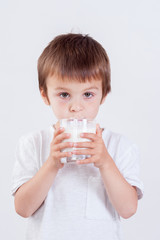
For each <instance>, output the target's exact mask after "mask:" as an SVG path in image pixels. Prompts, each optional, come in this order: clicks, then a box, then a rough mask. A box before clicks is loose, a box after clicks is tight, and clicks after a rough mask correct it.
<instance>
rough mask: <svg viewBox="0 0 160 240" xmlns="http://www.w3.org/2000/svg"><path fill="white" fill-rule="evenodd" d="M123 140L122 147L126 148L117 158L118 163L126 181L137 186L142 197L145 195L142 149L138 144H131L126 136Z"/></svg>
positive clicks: (139, 197)
mask: <svg viewBox="0 0 160 240" xmlns="http://www.w3.org/2000/svg"><path fill="white" fill-rule="evenodd" d="M122 142H123V147H122V148H123V150H124V149H125V151H123V154H121V155H120V156H119V158H118V159H117V165H118V168H119V170H120V172H121V174H122V175H123V177H124V178H125V179H126V181H127V182H128V183H129V184H131V185H132V186H135V187H136V190H137V196H138V199H141V198H142V197H143V192H144V187H143V183H142V181H141V180H140V151H139V148H138V146H137V145H136V144H134V143H132V144H129V142H126V139H125V138H124V139H123V140H122ZM125 145H126V148H125ZM122 148H121V149H122Z"/></svg>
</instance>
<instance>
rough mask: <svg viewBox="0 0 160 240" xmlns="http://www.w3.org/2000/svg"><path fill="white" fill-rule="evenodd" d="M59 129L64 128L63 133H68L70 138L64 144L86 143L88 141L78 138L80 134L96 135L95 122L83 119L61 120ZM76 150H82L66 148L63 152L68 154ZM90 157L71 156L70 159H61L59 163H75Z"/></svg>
mask: <svg viewBox="0 0 160 240" xmlns="http://www.w3.org/2000/svg"><path fill="white" fill-rule="evenodd" d="M60 127H64V129H65V131H64V132H65V133H70V134H71V136H70V138H68V139H65V140H64V142H87V141H90V140H89V139H87V138H82V137H80V134H81V133H84V132H88V133H96V122H95V121H94V120H87V119H85V118H83V119H61V120H60ZM76 149H79V150H80V149H82V148H75V147H73V148H66V149H63V150H62V151H63V152H70V151H73V150H76ZM89 157H90V155H74V154H73V155H72V156H71V157H65V158H61V163H75V161H76V160H84V159H85V158H89Z"/></svg>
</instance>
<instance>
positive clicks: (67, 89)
mask: <svg viewBox="0 0 160 240" xmlns="http://www.w3.org/2000/svg"><path fill="white" fill-rule="evenodd" d="M91 89H96V90H98V89H99V88H98V87H95V86H93V87H90V88H86V89H83V90H82V91H86V90H91ZM55 90H65V91H70V89H69V88H63V87H57V88H55Z"/></svg>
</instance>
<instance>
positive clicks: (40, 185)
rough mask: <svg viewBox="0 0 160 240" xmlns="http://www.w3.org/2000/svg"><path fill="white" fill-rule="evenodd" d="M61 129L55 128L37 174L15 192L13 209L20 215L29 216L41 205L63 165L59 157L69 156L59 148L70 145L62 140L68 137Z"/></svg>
mask: <svg viewBox="0 0 160 240" xmlns="http://www.w3.org/2000/svg"><path fill="white" fill-rule="evenodd" d="M63 131H64V129H56V130H55V133H54V137H53V140H52V142H51V145H50V154H49V157H48V159H47V160H46V162H45V163H44V164H43V166H42V167H41V168H40V170H39V171H38V172H37V174H36V175H35V176H34V177H33V178H31V179H30V180H29V181H28V182H26V183H24V184H23V185H22V186H21V187H20V188H19V189H18V190H17V192H16V194H15V209H16V212H17V213H18V214H19V215H21V216H22V217H29V216H31V215H32V214H33V213H34V212H35V211H36V210H37V209H38V208H39V207H40V206H41V204H42V203H43V201H44V200H45V198H46V196H47V194H48V191H49V189H50V187H51V186H52V184H53V182H54V179H55V177H56V175H57V173H58V171H59V169H60V168H62V167H63V166H64V164H62V163H61V162H60V158H62V157H66V156H70V153H68V152H61V149H63V148H67V147H70V146H71V144H70V143H69V142H62V140H64V139H65V138H69V136H67V135H66V134H65V133H63Z"/></svg>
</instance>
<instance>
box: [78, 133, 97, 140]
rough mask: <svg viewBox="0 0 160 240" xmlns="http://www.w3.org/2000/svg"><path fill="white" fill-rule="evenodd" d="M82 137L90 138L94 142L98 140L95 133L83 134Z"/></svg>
mask: <svg viewBox="0 0 160 240" xmlns="http://www.w3.org/2000/svg"><path fill="white" fill-rule="evenodd" d="M80 137H82V138H88V139H90V140H92V141H95V140H96V139H97V135H96V134H95V133H81V134H80Z"/></svg>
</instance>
